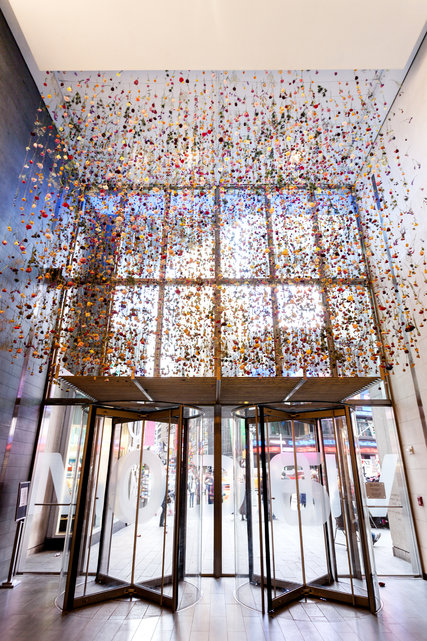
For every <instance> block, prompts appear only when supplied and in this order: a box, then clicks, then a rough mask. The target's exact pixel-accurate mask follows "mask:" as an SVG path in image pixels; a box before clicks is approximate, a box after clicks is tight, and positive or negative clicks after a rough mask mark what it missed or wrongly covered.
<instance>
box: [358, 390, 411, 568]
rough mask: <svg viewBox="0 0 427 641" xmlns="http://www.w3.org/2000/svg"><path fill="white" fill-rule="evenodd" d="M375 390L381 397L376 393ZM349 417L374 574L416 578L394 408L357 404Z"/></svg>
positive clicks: (379, 391)
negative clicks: (371, 544)
mask: <svg viewBox="0 0 427 641" xmlns="http://www.w3.org/2000/svg"><path fill="white" fill-rule="evenodd" d="M374 391H375V390H374ZM376 391H377V394H378V395H380V397H381V390H376ZM352 417H353V425H354V432H355V440H356V444H357V452H358V455H359V467H360V470H361V484H362V488H363V489H364V492H363V497H364V500H365V508H366V511H367V513H368V518H369V525H370V533H369V536H370V537H371V538H372V542H373V552H374V557H375V565H376V569H377V572H378V574H387V575H393V574H395V575H413V574H415V575H418V574H419V573H420V565H419V558H418V554H417V551H416V550H417V547H416V542H415V535H414V530H413V526H412V521H411V518H410V512H409V499H408V493H407V489H406V484H405V479H404V475H403V467H402V459H401V455H400V450H399V444H398V440H397V432H396V425H395V422H394V418H393V410H392V408H391V407H367V406H360V407H356V408H354V410H353V411H352Z"/></svg>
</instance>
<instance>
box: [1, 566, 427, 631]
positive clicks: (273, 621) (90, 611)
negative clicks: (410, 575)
mask: <svg viewBox="0 0 427 641" xmlns="http://www.w3.org/2000/svg"><path fill="white" fill-rule="evenodd" d="M18 580H20V581H21V582H20V584H19V585H18V586H17V587H15V588H13V589H12V590H0V621H1V623H0V640H1V641H39V640H40V641H58V640H60V641H92V640H96V641H113V640H114V641H130V640H131V639H134V640H135V641H136V640H139V639H141V640H143V641H425V639H426V637H427V634H426V606H427V581H423V580H421V579H406V578H405V579H401V578H393V579H391V578H390V579H387V580H386V585H385V587H382V588H380V595H381V599H382V603H383V605H382V609H381V610H380V612H379V613H378V614H377V615H376V616H374V615H372V614H370V613H368V612H366V611H364V610H360V609H353V608H351V607H348V606H344V605H339V604H332V603H327V602H325V601H315V600H311V599H310V600H302V601H300V602H298V603H295V604H293V605H291V606H290V607H289V608H288V609H286V610H284V611H283V612H282V613H281V614H279V615H277V616H275V617H268V616H264V617H263V616H262V615H261V614H259V613H258V612H255V611H254V610H251V609H249V608H245V607H243V606H241V605H239V604H238V603H236V601H235V599H234V596H233V591H234V580H233V579H229V578H227V579H226V578H223V579H220V580H215V579H212V578H204V579H202V598H201V600H200V601H199V602H198V603H197V604H196V605H195V606H193V607H191V608H188V609H187V610H183V611H182V612H178V613H176V614H171V613H170V612H168V611H167V610H163V611H162V610H160V609H159V608H158V607H157V606H153V605H148V604H147V603H145V602H142V601H140V600H138V599H135V600H133V601H131V600H129V599H127V600H116V601H109V602H107V603H104V604H102V605H96V606H90V607H86V608H82V609H80V610H78V611H75V612H72V613H69V614H65V615H64V614H62V613H61V612H60V611H59V610H58V609H57V607H56V606H55V604H54V600H55V597H56V594H57V591H58V577H53V576H41V575H34V574H25V575H23V576H19V577H18Z"/></svg>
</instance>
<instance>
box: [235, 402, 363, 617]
mask: <svg viewBox="0 0 427 641" xmlns="http://www.w3.org/2000/svg"><path fill="white" fill-rule="evenodd" d="M235 421H236V424H235V460H236V467H235V479H236V482H235V486H236V490H235V513H236V594H237V598H238V600H239V601H241V602H242V603H244V604H245V605H248V606H250V607H253V608H256V609H259V610H262V611H264V612H265V611H274V610H276V609H278V608H280V607H281V606H282V605H284V604H285V603H287V602H289V601H292V600H294V599H297V598H300V597H301V596H302V595H306V594H312V595H313V596H319V597H322V598H331V599H334V600H339V601H344V602H347V603H353V604H354V605H360V606H365V607H370V608H371V609H372V610H374V609H375V600H374V598H373V588H372V585H371V583H372V580H373V579H372V570H371V569H369V571H367V570H366V569H365V568H366V567H369V568H371V566H370V565H369V554H368V550H369V547H368V546H369V540H368V539H367V536H366V531H365V527H364V518H363V510H362V508H361V502H360V494H359V493H358V491H357V488H356V485H355V481H354V476H353V474H354V464H355V459H354V457H353V458H352V455H353V454H354V444H352V441H351V439H350V437H349V433H348V429H347V421H346V414H345V410H344V409H341V410H330V411H328V412H317V413H316V412H312V413H310V414H305V415H304V414H300V415H292V414H290V413H288V412H285V411H281V410H279V409H270V408H266V407H262V406H260V407H256V408H244V409H241V410H237V411H236V412H235ZM352 448H353V452H352V451H351V450H352ZM362 526H363V527H362ZM366 563H367V565H366Z"/></svg>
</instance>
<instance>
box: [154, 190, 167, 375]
mask: <svg viewBox="0 0 427 641" xmlns="http://www.w3.org/2000/svg"><path fill="white" fill-rule="evenodd" d="M170 204H171V188H170V187H169V188H168V189H167V190H166V191H165V215H164V218H163V230H162V244H161V247H160V251H161V255H160V269H159V297H158V302H157V324H156V346H155V349H154V376H160V358H161V355H162V338H163V336H162V334H163V310H164V307H165V280H166V263H167V250H168V231H169V213H170Z"/></svg>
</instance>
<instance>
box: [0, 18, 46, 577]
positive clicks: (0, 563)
mask: <svg viewBox="0 0 427 641" xmlns="http://www.w3.org/2000/svg"><path fill="white" fill-rule="evenodd" d="M40 104H41V98H40V94H39V92H38V90H37V88H36V86H35V84H34V82H33V80H32V77H31V75H30V73H29V71H28V69H27V67H26V65H25V62H24V60H23V58H22V56H21V54H20V52H19V49H18V48H17V46H16V44H15V41H14V39H13V37H12V35H11V33H10V31H9V28H8V27H7V24H6V22H5V20H4V18H3V15H2V14H1V13H0V151H1V153H0V234H1V238H0V240H1V241H2V240H3V239H8V245H7V246H5V245H3V244H2V243H0V271H1V272H2V273H1V274H0V279H1V289H5V290H6V293H4V292H2V298H1V299H0V308H5V307H7V305H6V303H7V300H6V299H7V297H10V292H11V291H12V290H13V289H14V290H16V292H17V295H18V296H19V295H20V291H22V289H23V279H22V272H21V270H20V266H22V264H24V263H25V257H22V258H21V259H20V258H17V259H15V258H14V259H10V258H9V257H10V255H11V249H13V241H14V238H16V236H17V235H18V237H19V235H20V234H22V233H23V229H25V225H21V223H20V220H18V219H19V218H20V216H19V210H18V208H17V207H14V206H13V200H14V196H15V194H16V191H17V187H18V184H19V174H20V172H21V169H22V167H23V165H24V162H25V156H26V147H27V145H28V143H29V140H30V138H31V135H30V134H31V131H32V130H33V127H34V121H35V119H36V116H37V115H39V116H41V117H42V118H47V116H46V115H45V114H43V113H42V114H40V112H37V109H38V108H39V107H40ZM20 225H21V226H20ZM8 226H10V227H11V228H13V230H12V232H8V230H7V227H8ZM24 235H25V234H24ZM31 242H32V241H31V239H29V242H28V249H27V256H28V254H29V255H31ZM11 266H13V267H14V268H15V271H12V270H11V269H10V267H11ZM34 278H35V281H36V275H35V276H34ZM36 285H37V283H36V282H35V283H34V286H36ZM0 318H1V320H0V581H2V580H4V579H5V578H6V577H7V572H8V567H9V561H10V557H11V552H12V546H13V540H14V535H15V528H16V525H15V522H14V514H15V505H16V495H17V488H18V482H19V481H26V480H28V477H29V472H30V465H31V459H32V454H33V448H34V442H35V435H36V429H37V421H38V415H39V406H40V401H41V399H42V396H43V388H44V381H45V372H44V371H42V372H39V371H38V369H39V367H38V363H37V364H34V363H32V362H31V361H32V357H31V356H29V357H27V358H24V354H23V353H22V354H20V355H19V357H17V358H12V354H11V352H9V347H10V345H11V341H12V340H13V332H12V333H11V331H10V321H11V320H13V312H12V311H11V310H6V312H5V313H3V314H2V315H1V317H0ZM24 322H25V321H24ZM30 322H31V321H27V326H26V327H25V328H24V330H25V331H28V330H29V324H30ZM34 365H35V367H33V366H34ZM33 369H34V372H33V373H32V372H31V371H30V370H33Z"/></svg>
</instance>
